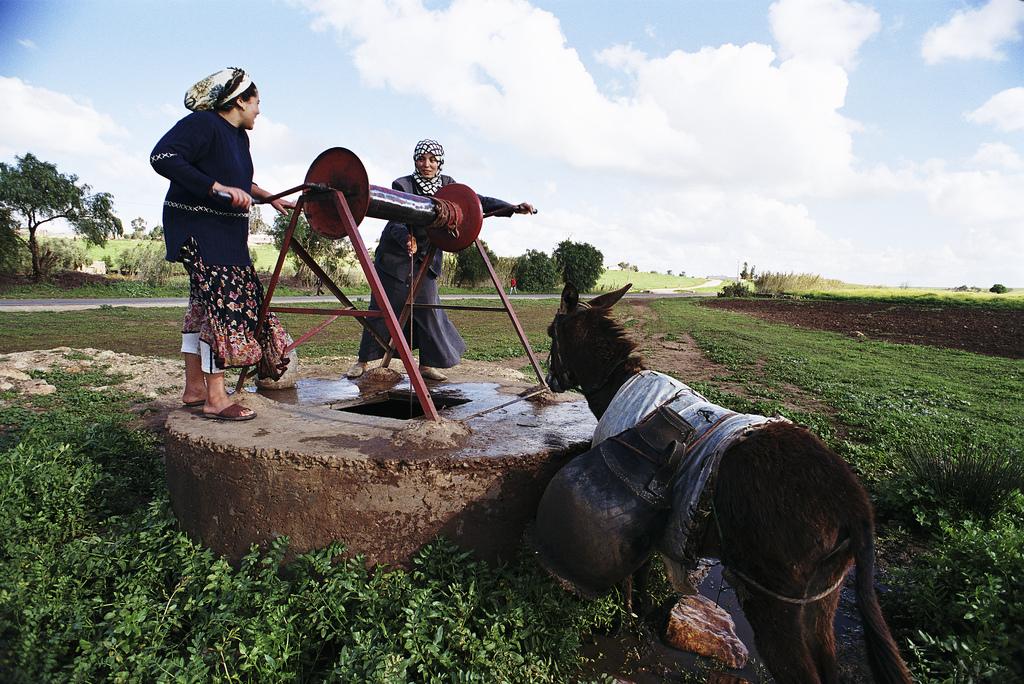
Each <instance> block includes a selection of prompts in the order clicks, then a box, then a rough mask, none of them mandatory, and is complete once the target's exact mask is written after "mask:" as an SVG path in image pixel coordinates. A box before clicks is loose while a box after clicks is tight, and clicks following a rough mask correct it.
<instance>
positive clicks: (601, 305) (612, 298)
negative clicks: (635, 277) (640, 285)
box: [587, 283, 633, 309]
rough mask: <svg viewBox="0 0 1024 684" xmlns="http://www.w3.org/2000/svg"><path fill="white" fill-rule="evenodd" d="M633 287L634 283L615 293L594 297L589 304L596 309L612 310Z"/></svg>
mask: <svg viewBox="0 0 1024 684" xmlns="http://www.w3.org/2000/svg"><path fill="white" fill-rule="evenodd" d="M631 287H633V283H626V285H625V287H622V288H619V289H618V290H616V291H615V292H608V293H605V294H603V295H601V296H600V297H594V298H593V299H591V300H590V301H589V302H587V303H588V304H590V306H591V307H593V308H595V309H610V308H612V307H613V306H615V303H616V302H617V301H619V300H620V299H622V295H624V294H626V293H627V292H629V288H631Z"/></svg>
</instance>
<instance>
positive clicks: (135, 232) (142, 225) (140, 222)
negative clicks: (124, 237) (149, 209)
mask: <svg viewBox="0 0 1024 684" xmlns="http://www.w3.org/2000/svg"><path fill="white" fill-rule="evenodd" d="M145 237H146V219H144V218H142V217H141V216H139V217H138V218H133V219H132V240H143V239H145Z"/></svg>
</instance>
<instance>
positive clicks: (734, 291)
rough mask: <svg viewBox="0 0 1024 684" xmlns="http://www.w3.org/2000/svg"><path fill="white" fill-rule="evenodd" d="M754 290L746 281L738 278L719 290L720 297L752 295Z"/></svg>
mask: <svg viewBox="0 0 1024 684" xmlns="http://www.w3.org/2000/svg"><path fill="white" fill-rule="evenodd" d="M753 294H754V291H753V290H751V289H750V286H748V285H747V284H746V283H745V282H743V281H742V280H738V281H736V282H735V283H728V284H726V285H723V286H722V289H721V290H719V291H718V296H719V297H751V296H753Z"/></svg>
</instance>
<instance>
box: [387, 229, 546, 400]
mask: <svg viewBox="0 0 1024 684" xmlns="http://www.w3.org/2000/svg"><path fill="white" fill-rule="evenodd" d="M473 244H475V245H476V248H477V250H479V251H480V256H481V257H483V260H484V266H486V267H487V273H488V274H489V275H490V276H491V282H493V283H494V288H495V289H496V290H497V292H498V297H499V298H501V308H500V309H499V308H498V307H488V306H446V305H444V304H416V306H419V307H420V308H421V309H449V310H451V309H458V310H460V311H504V312H505V313H507V314H508V317H509V320H511V321H512V327H514V328H515V329H516V335H518V336H519V341H520V342H521V343H522V344H523V348H524V349H525V350H526V355H527V356H529V357H530V365H532V366H533V370H534V372H535V373H537V379H538V380H539V381H540V385H541V386H542V387H544V388H545V389H546V388H547V383H546V382H545V381H544V371H542V370H541V368H540V362H538V361H537V356H536V355H535V354H534V353H533V347H531V346H530V341H529V340H528V339H527V338H526V332H525V331H524V330H523V326H522V325H521V324H520V323H519V319H518V318H517V317H516V312H515V310H514V309H513V308H512V303H511V302H510V301H509V298H508V296H507V295H506V294H505V288H504V286H503V285H502V284H501V282H500V281H499V280H498V274H497V273H495V272H494V267H493V266H491V260H490V259H488V258H487V250H485V249H484V246H483V245H482V244H481V243H480V240H479V239H477V240H474V241H473ZM436 252H437V246H436V245H431V246H430V249H428V250H427V255H426V257H425V258H424V259H423V264H422V265H421V266H420V270H419V272H418V273H417V274H416V278H415V280H413V283H412V287H411V288H410V289H409V296H408V297H407V298H406V300H405V305H404V306H403V307H402V315H401V316H399V318H398V327H400V328H404V327H405V324H406V323H407V322H408V321H409V313H410V312H411V311H412V307H413V306H414V302H415V299H416V293H417V292H419V290H420V287H421V286H422V285H423V277H424V276H425V275H426V273H427V269H428V268H429V267H430V264H431V263H432V262H433V260H434V254H435V253H436ZM391 339H392V340H394V339H395V338H394V337H392V338H391ZM403 341H404V338H403ZM394 351H395V347H394V345H393V344H392V345H390V346H389V347H388V350H387V353H386V354H384V360H383V361H382V362H381V365H382V366H383V367H385V368H387V367H388V365H389V364H390V363H391V359H392V357H393V356H394Z"/></svg>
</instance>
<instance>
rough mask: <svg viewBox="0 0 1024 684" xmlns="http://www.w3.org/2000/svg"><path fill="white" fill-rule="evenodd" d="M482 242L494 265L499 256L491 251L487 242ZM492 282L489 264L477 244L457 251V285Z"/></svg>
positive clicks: (467, 285)
mask: <svg viewBox="0 0 1024 684" xmlns="http://www.w3.org/2000/svg"><path fill="white" fill-rule="evenodd" d="M481 244H482V245H483V246H484V250H485V251H486V252H487V258H488V259H489V260H490V262H491V264H492V265H493V264H494V263H495V262H496V261H497V260H498V257H497V256H496V255H495V254H494V252H492V251H491V248H490V247H488V246H487V243H486V242H483V241H481ZM490 282H491V276H490V274H489V273H488V272H487V265H486V264H485V263H484V259H483V257H482V256H480V250H479V249H477V248H476V245H475V244H474V245H470V246H469V247H466V248H465V249H463V250H460V251H459V252H456V254H455V284H456V285H458V286H459V287H476V286H478V285H483V284H490Z"/></svg>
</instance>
